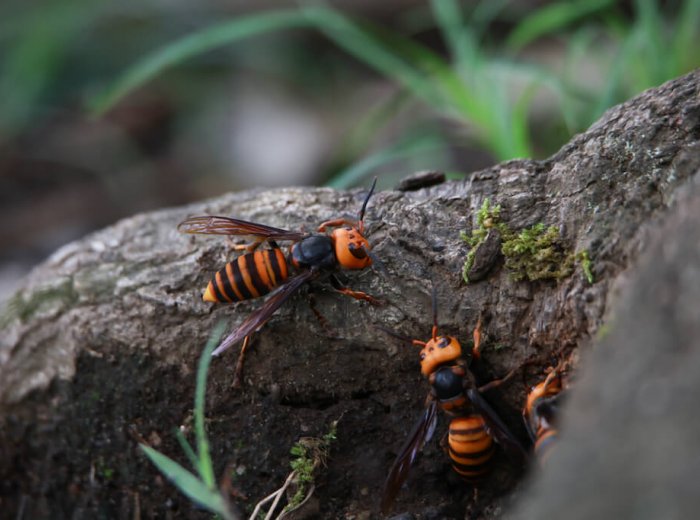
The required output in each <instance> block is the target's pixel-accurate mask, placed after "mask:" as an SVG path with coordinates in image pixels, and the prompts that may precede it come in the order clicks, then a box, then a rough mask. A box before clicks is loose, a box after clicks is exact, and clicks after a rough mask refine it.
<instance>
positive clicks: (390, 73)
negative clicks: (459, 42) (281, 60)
mask: <svg viewBox="0 0 700 520" xmlns="http://www.w3.org/2000/svg"><path fill="white" fill-rule="evenodd" d="M303 13H305V15H306V16H307V19H308V20H309V21H310V22H312V23H313V24H314V25H315V27H316V28H317V29H318V30H320V31H321V32H322V33H323V34H325V35H326V37H327V38H328V39H330V40H331V41H333V42H334V43H335V44H336V45H338V46H339V47H341V48H342V49H343V50H345V51H346V52H347V53H349V54H351V55H353V56H355V57H356V58H357V59H359V60H361V61H363V62H364V63H366V64H367V65H369V66H370V67H372V68H374V69H375V70H377V71H379V72H380V73H381V74H384V75H385V76H387V77H388V78H391V79H393V80H394V81H396V82H397V83H399V84H400V85H402V86H403V87H405V88H406V89H408V90H409V91H411V92H412V93H413V94H414V95H415V96H417V97H419V98H421V99H423V100H424V101H426V102H428V103H429V104H430V105H432V106H433V107H439V106H442V105H443V104H444V103H443V100H442V99H441V97H440V95H439V93H438V92H437V91H436V90H435V88H434V86H433V83H432V81H430V78H426V76H425V74H424V73H423V72H421V71H420V70H418V69H417V68H416V67H415V66H414V65H413V64H412V63H410V62H409V61H406V60H405V59H404V58H403V57H402V56H401V55H400V54H398V53H397V52H395V50H394V49H393V48H392V46H390V45H387V44H385V43H384V42H383V41H381V40H380V39H379V38H377V37H376V36H375V34H373V33H372V32H370V31H369V30H367V29H366V27H365V26H361V25H360V24H359V23H356V22H354V21H352V20H350V19H349V18H348V17H346V16H344V15H343V14H341V13H340V12H338V11H336V10H334V9H331V8H328V7H307V8H305V9H303Z"/></svg>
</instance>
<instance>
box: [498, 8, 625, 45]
mask: <svg viewBox="0 0 700 520" xmlns="http://www.w3.org/2000/svg"><path fill="white" fill-rule="evenodd" d="M615 2H616V0H576V1H562V2H556V3H553V4H549V5H544V6H543V7H541V8H539V9H537V10H536V11H534V12H533V13H532V14H531V15H529V16H527V17H525V18H524V19H523V20H522V21H521V22H520V23H519V24H518V25H517V27H516V28H515V29H514V30H513V32H512V33H511V34H510V35H509V36H508V39H507V40H506V47H507V48H509V49H510V50H511V51H512V52H517V51H518V50H520V49H522V48H523V47H525V46H526V45H527V44H528V43H530V42H532V41H534V40H536V39H538V38H541V37H542V36H545V35H548V34H551V33H554V32H556V31H559V30H561V29H563V28H565V27H566V26H568V25H570V24H572V23H573V22H576V21H578V20H581V19H583V18H586V17H589V16H591V15H592V14H594V13H596V12H599V11H602V10H604V9H606V8H608V7H610V6H611V5H613V4H614V3H615Z"/></svg>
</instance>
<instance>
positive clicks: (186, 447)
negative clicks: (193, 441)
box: [175, 428, 199, 468]
mask: <svg viewBox="0 0 700 520" xmlns="http://www.w3.org/2000/svg"><path fill="white" fill-rule="evenodd" d="M175 438H176V439H177V442H179V443H180V447H181V448H182V451H184V452H185V455H186V456H187V459H188V460H189V461H190V464H192V467H193V468H199V458H198V457H197V454H196V453H195V452H194V450H193V449H192V446H190V443H189V442H187V439H186V438H185V434H184V433H182V431H181V430H180V428H176V429H175Z"/></svg>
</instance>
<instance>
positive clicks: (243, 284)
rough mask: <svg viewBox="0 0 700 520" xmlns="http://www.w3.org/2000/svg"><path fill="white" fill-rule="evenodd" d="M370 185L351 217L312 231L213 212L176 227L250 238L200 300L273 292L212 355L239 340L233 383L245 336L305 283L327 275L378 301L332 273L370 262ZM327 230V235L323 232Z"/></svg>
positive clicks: (232, 299) (342, 290)
mask: <svg viewBox="0 0 700 520" xmlns="http://www.w3.org/2000/svg"><path fill="white" fill-rule="evenodd" d="M376 184H377V179H376V177H375V179H374V182H373V183H372V187H371V188H370V190H369V193H367V197H365V200H364V203H363V204H362V208H361V209H360V214H359V217H358V219H357V221H354V220H350V219H346V218H337V219H333V220H328V221H326V222H323V223H322V224H321V225H320V226H319V227H318V230H317V233H303V232H297V231H288V230H286V229H280V228H275V227H271V226H266V225H264V224H257V223H255V222H248V221H245V220H239V219H235V218H230V217H219V216H197V217H190V218H187V219H185V220H184V221H183V222H181V223H180V224H179V225H178V230H179V231H181V232H183V233H195V234H211V235H227V236H245V237H252V239H253V240H252V242H251V243H249V244H247V245H240V246H238V248H240V249H244V250H246V251H247V252H246V253H245V254H242V255H240V256H238V257H237V258H235V259H234V260H233V261H231V262H229V263H227V264H226V265H225V266H224V267H223V268H222V269H221V270H220V271H218V272H217V273H216V274H215V275H214V277H213V279H212V280H211V281H210V282H209V284H208V285H207V288H206V290H205V291H204V295H203V296H202V298H203V300H204V301H207V302H220V303H233V302H238V301H242V300H248V299H252V298H259V297H261V296H264V295H265V294H267V293H269V292H270V291H273V290H274V291H273V292H272V294H271V296H270V297H269V298H268V299H267V301H266V302H265V303H264V304H263V305H262V306H261V307H260V308H258V309H257V310H256V311H254V312H252V313H251V314H250V315H249V316H248V317H247V318H246V319H245V320H244V321H243V323H241V325H240V326H239V327H238V328H236V329H235V330H234V331H233V332H231V333H230V334H229V335H228V336H226V338H224V340H223V341H222V342H221V344H220V345H219V346H218V347H217V348H216V349H215V350H214V352H213V354H212V355H214V356H218V355H219V354H221V353H222V352H224V351H225V350H228V349H229V348H231V347H232V346H234V345H235V344H236V343H238V342H239V341H241V340H244V343H243V347H242V349H241V354H240V356H239V358H238V363H237V366H236V374H235V378H234V385H236V384H237V382H238V381H239V380H240V374H241V370H242V366H243V357H244V355H245V351H246V349H247V346H248V343H249V341H250V336H251V335H252V334H253V333H254V332H255V331H257V330H258V329H260V327H262V326H263V325H264V324H265V323H266V322H267V321H268V320H269V319H270V317H271V316H272V315H273V314H274V312H275V311H276V310H277V309H279V307H280V306H281V305H282V304H283V303H284V302H285V301H286V300H287V299H288V298H289V297H290V296H291V295H292V294H294V293H295V292H296V291H297V290H298V289H299V288H300V287H301V286H302V285H304V284H305V283H307V282H310V281H312V280H315V279H318V278H328V279H329V280H330V282H331V285H332V286H333V287H334V288H335V290H337V291H338V292H340V293H342V294H345V295H347V296H350V297H352V298H355V299H358V300H365V301H368V302H370V303H371V304H373V305H377V304H379V301H378V300H376V299H375V298H373V297H372V296H370V295H368V294H366V293H364V292H361V291H353V290H352V289H350V288H348V287H345V286H344V285H343V284H342V283H341V281H340V280H339V279H338V277H337V276H336V273H335V272H334V271H336V270H338V269H339V268H342V269H355V270H357V269H364V268H366V267H368V266H370V265H371V264H372V258H373V255H372V253H371V252H370V246H369V243H368V242H367V239H366V238H365V237H364V232H365V224H364V216H365V210H366V209H367V203H368V202H369V199H370V197H371V196H372V193H373V192H374V187H375V185H376ZM331 228H333V229H332V230H331V231H330V233H327V232H326V231H327V230H330V229H331ZM282 240H289V241H291V242H292V245H291V247H290V249H289V253H288V254H287V255H285V254H284V253H283V252H282V249H281V248H280V246H279V245H278V244H277V241H282ZM264 242H267V244H268V246H269V248H268V249H262V250H258V247H259V246H260V245H261V244H262V243H264ZM375 261H376V258H375Z"/></svg>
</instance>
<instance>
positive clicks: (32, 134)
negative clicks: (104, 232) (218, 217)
mask: <svg viewBox="0 0 700 520" xmlns="http://www.w3.org/2000/svg"><path fill="white" fill-rule="evenodd" d="M699 63H700V0H678V1H669V2H661V1H656V0H636V1H625V2H621V1H614V0H585V1H583V0H572V1H565V2H544V1H515V0H513V1H510V2H509V1H503V0H483V1H468V2H457V1H454V0H435V1H432V2H418V1H412V0H389V1H382V2H376V1H370V0H358V1H352V0H345V1H336V2H325V3H324V2H284V1H274V0H268V1H256V2H253V1H248V2H244V1H238V2H227V1H224V0H200V1H198V2H186V1H179V2H178V1H170V2H163V1H157V0H151V1H138V2H137V1H133V0H125V1H121V2H119V3H117V2H107V1H99V0H51V1H49V0H38V1H33V2H26V1H20V0H3V2H2V5H1V6H0V201H1V204H0V212H1V216H2V226H0V300H2V299H3V298H4V297H6V296H7V295H8V292H9V291H11V290H12V289H13V287H15V286H16V284H17V282H18V279H19V278H20V276H21V275H22V274H24V273H26V272H27V271H28V269H30V268H31V267H32V266H33V265H35V264H36V263H37V262H38V261H40V260H41V259H43V258H45V257H46V256H47V255H48V254H50V253H51V252H52V251H53V250H54V249H55V248H57V247H58V246H60V245H61V244H63V243H65V242H68V241H70V240H72V239H75V238H79V237H80V236H82V235H83V234H85V233H86V232H88V231H90V230H93V229H96V228H99V227H102V226H105V225H108V224H110V223H112V222H113V221H115V220H116V219H118V218H121V217H124V216H128V215H130V214H133V213H135V212H138V211H144V210H149V209H154V208H158V207H163V206H171V205H177V204H182V203H185V202H188V201H193V200H197V199H201V198H204V197H211V196H216V195H217V194H220V193H223V192H226V191H229V190H239V189H244V188H248V187H252V186H279V185H296V184H307V185H330V186H334V187H338V188H346V187H351V186H356V185H361V184H366V183H367V182H368V180H367V179H368V178H369V177H371V176H373V175H379V187H380V188H389V187H392V186H394V185H395V184H396V183H397V182H398V180H399V179H400V178H402V177H404V176H406V175H408V174H410V173H412V172H415V171H418V170H424V169H431V170H435V169H439V170H443V171H445V172H447V173H448V175H449V176H450V177H453V178H459V177H462V176H464V175H468V174H469V172H472V171H474V170H477V169H480V168H484V167H486V166H489V165H491V164H494V163H497V162H500V161H503V160H507V159H511V158H516V157H533V158H543V157H547V156H548V155H550V154H552V153H553V152H555V151H556V150H557V149H558V148H559V147H560V146H561V145H562V144H564V143H566V142H567V141H568V140H569V139H570V138H571V136H572V135H573V134H574V133H576V132H580V131H583V130H585V129H586V128H587V127H588V126H589V125H590V124H591V123H592V122H593V121H595V120H596V119H597V118H598V117H599V116H600V115H601V114H602V112H603V111H604V110H605V109H606V108H608V107H610V106H612V105H614V104H616V103H619V102H621V101H624V100H626V99H628V98H630V97H632V96H634V95H635V94H637V93H639V92H640V91H642V90H644V89H646V88H649V87H652V86H655V85H659V84H660V83H662V82H664V81H666V80H668V79H671V78H674V77H677V76H679V75H681V74H683V73H685V72H688V71H690V70H692V69H694V68H696V67H697V66H698V64H699Z"/></svg>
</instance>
